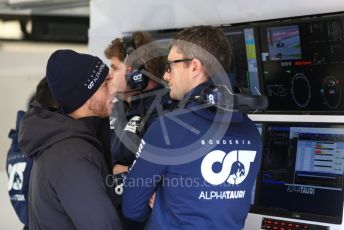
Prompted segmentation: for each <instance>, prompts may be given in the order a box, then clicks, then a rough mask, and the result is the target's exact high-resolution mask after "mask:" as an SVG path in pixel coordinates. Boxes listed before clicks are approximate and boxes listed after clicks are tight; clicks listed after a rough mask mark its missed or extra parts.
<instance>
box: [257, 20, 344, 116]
mask: <svg viewBox="0 0 344 230" xmlns="http://www.w3.org/2000/svg"><path fill="white" fill-rule="evenodd" d="M259 37H260V48H261V50H260V54H261V57H262V70H263V74H262V85H263V89H264V92H265V94H266V95H267V96H268V98H269V107H268V108H267V112H269V113H281V112H283V113H291V114H292V113H306V114H328V113H333V114H343V113H344V100H343V91H344V75H343V72H344V23H343V15H330V16H329V15H327V16H322V17H319V16H318V17H313V18H308V19H294V20H291V19H290V20H286V21H285V22H283V21H279V22H273V23H263V24H261V25H260V26H259Z"/></svg>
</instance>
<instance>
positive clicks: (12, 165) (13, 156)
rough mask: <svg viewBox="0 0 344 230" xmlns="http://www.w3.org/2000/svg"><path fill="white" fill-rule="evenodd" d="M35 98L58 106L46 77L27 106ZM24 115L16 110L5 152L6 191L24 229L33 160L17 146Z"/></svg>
mask: <svg viewBox="0 0 344 230" xmlns="http://www.w3.org/2000/svg"><path fill="white" fill-rule="evenodd" d="M35 100H36V101H37V102H38V103H39V104H41V106H42V107H44V108H49V109H57V108H58V107H59V105H58V102H57V101H56V100H55V99H54V98H53V96H52V95H51V92H50V90H49V87H48V83H47V81H46V78H43V79H42V80H41V81H40V82H39V84H38V86H37V89H36V92H35V95H34V96H32V98H31V99H30V101H29V104H28V108H30V107H31V106H30V105H31V103H32V102H33V101H35ZM24 115H25V112H24V111H18V113H17V122H16V128H15V129H12V130H11V131H10V133H9V137H10V138H11V139H12V143H11V147H10V149H9V150H8V154H7V161H6V169H7V173H8V177H9V180H8V193H9V196H10V200H11V203H12V206H13V208H14V210H15V211H16V213H17V216H18V217H19V219H20V221H21V222H22V223H23V224H24V225H25V227H24V229H28V228H29V211H28V203H29V202H28V194H29V181H30V174H31V168H32V164H33V161H32V159H30V158H28V157H27V156H26V155H25V153H23V152H22V151H21V150H20V148H19V146H18V136H19V124H20V122H21V120H22V118H23V117H24Z"/></svg>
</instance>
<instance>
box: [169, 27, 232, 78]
mask: <svg viewBox="0 0 344 230" xmlns="http://www.w3.org/2000/svg"><path fill="white" fill-rule="evenodd" d="M172 46H175V47H176V48H177V49H178V51H179V52H180V53H182V54H183V55H184V58H197V59H199V60H200V61H201V62H202V64H203V65H204V66H205V70H206V72H207V71H209V70H210V66H209V65H211V62H210V63H209V60H206V59H207V58H208V57H207V55H204V51H203V50H202V49H200V47H201V48H203V49H204V50H205V51H207V52H209V53H210V54H212V55H213V56H214V57H215V58H216V60H217V61H218V62H219V63H220V64H221V65H222V67H223V68H224V70H225V71H226V72H227V73H228V72H229V68H230V64H231V55H232V50H231V47H230V44H229V41H228V39H227V38H226V36H225V34H224V33H223V31H222V30H221V29H220V28H216V27H213V26H193V27H189V28H185V29H184V30H182V31H180V32H178V33H177V34H176V36H175V37H174V38H173V39H172V42H171V46H170V49H171V48H172ZM202 51H203V52H202ZM186 64H187V63H186ZM207 74H208V72H207ZM209 77H211V76H209Z"/></svg>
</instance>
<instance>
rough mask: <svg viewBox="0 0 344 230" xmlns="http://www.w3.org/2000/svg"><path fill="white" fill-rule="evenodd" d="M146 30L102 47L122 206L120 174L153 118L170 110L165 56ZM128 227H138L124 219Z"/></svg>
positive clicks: (113, 157)
mask: <svg viewBox="0 0 344 230" xmlns="http://www.w3.org/2000/svg"><path fill="white" fill-rule="evenodd" d="M152 41H153V39H152V38H151V36H150V34H148V33H146V32H134V33H133V34H132V35H131V36H128V37H123V38H116V39H114V40H113V41H112V42H111V44H110V45H109V46H108V47H107V48H106V50H105V52H104V53H105V56H106V57H107V58H108V59H110V60H111V71H110V84H109V87H110V91H111V92H112V96H113V97H114V101H113V102H114V103H113V108H112V111H111V112H110V114H111V117H110V122H111V127H112V129H113V130H114V135H113V138H112V144H111V145H112V146H111V149H112V150H111V152H112V165H113V173H114V175H115V176H114V180H113V183H112V185H113V186H114V187H115V191H116V194H115V195H116V198H117V202H118V203H119V205H121V195H122V192H123V177H124V176H125V174H126V173H127V171H128V167H129V166H131V165H132V163H133V161H134V160H135V153H136V151H137V148H138V146H139V143H140V141H141V138H142V137H143V134H144V132H145V131H146V130H147V128H148V127H149V125H150V124H151V123H152V121H153V120H154V119H155V118H156V117H157V116H158V115H159V114H158V113H159V112H161V113H162V112H163V111H162V110H165V109H172V108H173V102H172V101H171V100H170V99H169V96H168V91H167V89H165V88H164V86H163V83H165V82H164V81H163V80H162V77H163V73H164V66H163V63H164V60H165V57H163V56H162V55H161V52H162V51H163V50H160V49H159V47H157V46H156V45H154V44H152V43H151V42H152ZM124 227H126V228H127V229H140V228H142V229H143V227H144V224H138V225H135V224H134V223H128V222H126V220H124Z"/></svg>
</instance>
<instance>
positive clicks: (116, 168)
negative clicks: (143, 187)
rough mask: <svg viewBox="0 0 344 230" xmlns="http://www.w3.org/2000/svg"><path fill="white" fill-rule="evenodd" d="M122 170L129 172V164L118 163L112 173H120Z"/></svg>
mask: <svg viewBox="0 0 344 230" xmlns="http://www.w3.org/2000/svg"><path fill="white" fill-rule="evenodd" d="M122 172H128V166H125V165H121V164H116V165H115V166H113V168H112V173H113V174H120V173H122Z"/></svg>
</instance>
